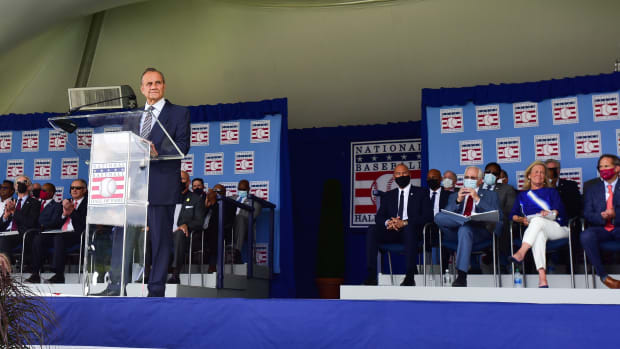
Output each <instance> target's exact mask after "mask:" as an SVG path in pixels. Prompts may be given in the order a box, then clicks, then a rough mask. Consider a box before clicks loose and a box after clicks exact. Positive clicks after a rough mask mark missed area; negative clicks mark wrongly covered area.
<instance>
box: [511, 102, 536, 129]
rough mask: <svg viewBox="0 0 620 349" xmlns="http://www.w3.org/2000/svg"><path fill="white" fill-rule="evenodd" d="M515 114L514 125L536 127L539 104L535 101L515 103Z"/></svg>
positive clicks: (513, 106) (517, 126) (513, 108)
mask: <svg viewBox="0 0 620 349" xmlns="http://www.w3.org/2000/svg"><path fill="white" fill-rule="evenodd" d="M512 110H513V114H514V127H515V128H521V127H536V126H538V104H537V103H533V102H522V103H514V104H513V105H512Z"/></svg>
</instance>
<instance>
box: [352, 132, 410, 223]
mask: <svg viewBox="0 0 620 349" xmlns="http://www.w3.org/2000/svg"><path fill="white" fill-rule="evenodd" d="M421 159H422V142H421V140H420V139H419V138H416V139H402V140H386V141H370V142H351V213H350V220H349V224H350V227H351V228H365V227H368V226H369V225H372V224H374V222H375V214H376V213H377V208H378V207H379V201H380V200H379V198H378V197H377V196H375V191H381V192H388V191H390V190H392V189H395V188H397V187H398V185H396V183H395V182H394V168H395V167H396V166H397V165H398V164H401V163H402V164H405V165H406V166H407V167H409V172H410V174H411V184H412V185H416V186H419V185H420V177H421Z"/></svg>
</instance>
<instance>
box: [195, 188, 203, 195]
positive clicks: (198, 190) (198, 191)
mask: <svg viewBox="0 0 620 349" xmlns="http://www.w3.org/2000/svg"><path fill="white" fill-rule="evenodd" d="M194 193H196V194H198V195H202V193H204V190H202V189H200V188H198V189H194Z"/></svg>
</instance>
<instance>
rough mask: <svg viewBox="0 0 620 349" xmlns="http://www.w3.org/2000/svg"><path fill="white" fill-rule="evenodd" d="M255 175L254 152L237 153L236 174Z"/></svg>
mask: <svg viewBox="0 0 620 349" xmlns="http://www.w3.org/2000/svg"><path fill="white" fill-rule="evenodd" d="M244 173H254V151H253V150H252V151H236V152H235V174H244Z"/></svg>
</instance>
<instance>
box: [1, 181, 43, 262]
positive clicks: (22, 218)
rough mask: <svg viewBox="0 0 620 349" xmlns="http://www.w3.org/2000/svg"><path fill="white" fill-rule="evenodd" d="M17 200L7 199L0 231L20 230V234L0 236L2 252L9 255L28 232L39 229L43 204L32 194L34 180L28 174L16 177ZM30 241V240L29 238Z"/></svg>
mask: <svg viewBox="0 0 620 349" xmlns="http://www.w3.org/2000/svg"><path fill="white" fill-rule="evenodd" d="M14 188H15V190H16V191H17V200H15V201H7V202H6V204H5V207H4V213H3V215H2V222H0V231H5V230H11V231H18V232H19V234H18V235H12V236H3V237H0V253H4V254H6V255H7V256H10V255H11V251H12V250H13V248H14V247H15V246H17V245H18V244H19V243H20V242H21V241H22V237H23V235H24V234H25V233H26V232H28V233H29V234H30V233H34V232H36V231H38V230H39V213H40V210H41V205H40V204H39V200H37V199H35V198H33V197H31V196H30V191H31V188H32V182H31V181H30V178H28V177H27V176H19V177H17V178H16V179H15V187H14ZM27 241H28V240H27Z"/></svg>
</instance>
